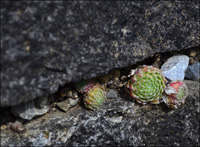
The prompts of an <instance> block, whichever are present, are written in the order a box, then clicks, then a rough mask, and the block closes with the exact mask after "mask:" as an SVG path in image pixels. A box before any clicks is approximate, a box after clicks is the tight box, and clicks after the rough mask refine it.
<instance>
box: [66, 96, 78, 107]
mask: <svg viewBox="0 0 200 147" xmlns="http://www.w3.org/2000/svg"><path fill="white" fill-rule="evenodd" d="M68 102H69V104H70V105H71V106H76V105H77V104H78V102H79V98H76V99H72V98H68Z"/></svg>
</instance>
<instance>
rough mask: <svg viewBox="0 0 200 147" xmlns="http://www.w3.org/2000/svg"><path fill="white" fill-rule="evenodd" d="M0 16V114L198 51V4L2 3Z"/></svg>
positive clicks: (157, 2)
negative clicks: (169, 55)
mask: <svg viewBox="0 0 200 147" xmlns="http://www.w3.org/2000/svg"><path fill="white" fill-rule="evenodd" d="M86 8H87V9H86ZM1 12H2V15H1V16H2V18H1V22H2V27H1V33H2V36H4V37H2V38H1V45H2V46H1V48H2V51H1V106H3V107H5V106H14V105H17V104H20V103H22V102H27V101H29V100H32V99H35V98H37V97H39V96H42V95H44V94H46V93H48V94H52V93H55V92H56V91H57V90H58V87H59V86H64V85H65V84H66V83H68V82H77V81H80V80H81V79H89V78H92V77H96V76H100V75H103V74H106V73H108V72H109V71H110V70H112V69H117V68H123V67H127V66H130V65H132V64H135V63H136V62H138V61H142V60H143V59H145V58H148V57H150V56H152V55H153V54H154V53H159V52H167V51H172V50H179V49H187V48H191V47H195V46H199V44H200V43H199V28H200V26H199V23H198V22H197V20H198V18H199V1H192V2H187V1H183V2H182V1H180V2H179V1H175V2H170V1H157V0H153V1H145V2H143V1H126V2H122V1H117V2H115V3H113V2H112V1H94V2H91V1H69V2H66V1H62V2H50V1H42V2H36V3H34V2H31V1H26V2H11V1H3V2H2V7H1Z"/></svg>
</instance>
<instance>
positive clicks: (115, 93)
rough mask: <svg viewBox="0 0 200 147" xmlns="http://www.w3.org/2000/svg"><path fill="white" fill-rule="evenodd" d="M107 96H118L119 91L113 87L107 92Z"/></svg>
mask: <svg viewBox="0 0 200 147" xmlns="http://www.w3.org/2000/svg"><path fill="white" fill-rule="evenodd" d="M106 97H107V98H116V97H118V95H117V92H116V91H115V90H113V89H110V90H109V92H108V93H107V94H106Z"/></svg>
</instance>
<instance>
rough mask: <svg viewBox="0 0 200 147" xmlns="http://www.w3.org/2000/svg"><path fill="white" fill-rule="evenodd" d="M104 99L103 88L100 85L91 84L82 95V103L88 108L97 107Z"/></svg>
mask: <svg viewBox="0 0 200 147" xmlns="http://www.w3.org/2000/svg"><path fill="white" fill-rule="evenodd" d="M105 99H106V95H105V92H104V88H103V87H102V86H100V85H95V86H93V87H92V88H91V89H90V90H89V91H88V92H87V93H86V94H85V97H84V99H83V100H84V104H85V106H86V107H87V108H89V109H92V110H94V109H97V108H98V107H99V106H101V105H102V104H103V102H104V100H105Z"/></svg>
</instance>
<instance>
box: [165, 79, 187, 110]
mask: <svg viewBox="0 0 200 147" xmlns="http://www.w3.org/2000/svg"><path fill="white" fill-rule="evenodd" d="M187 95H188V88H187V86H186V84H185V83H184V82H183V81H181V80H176V81H171V82H170V84H168V85H167V87H166V88H165V95H164V97H163V101H164V102H165V103H166V104H167V106H168V107H169V108H178V107H179V106H181V105H182V104H184V103H185V99H186V97H187Z"/></svg>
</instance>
